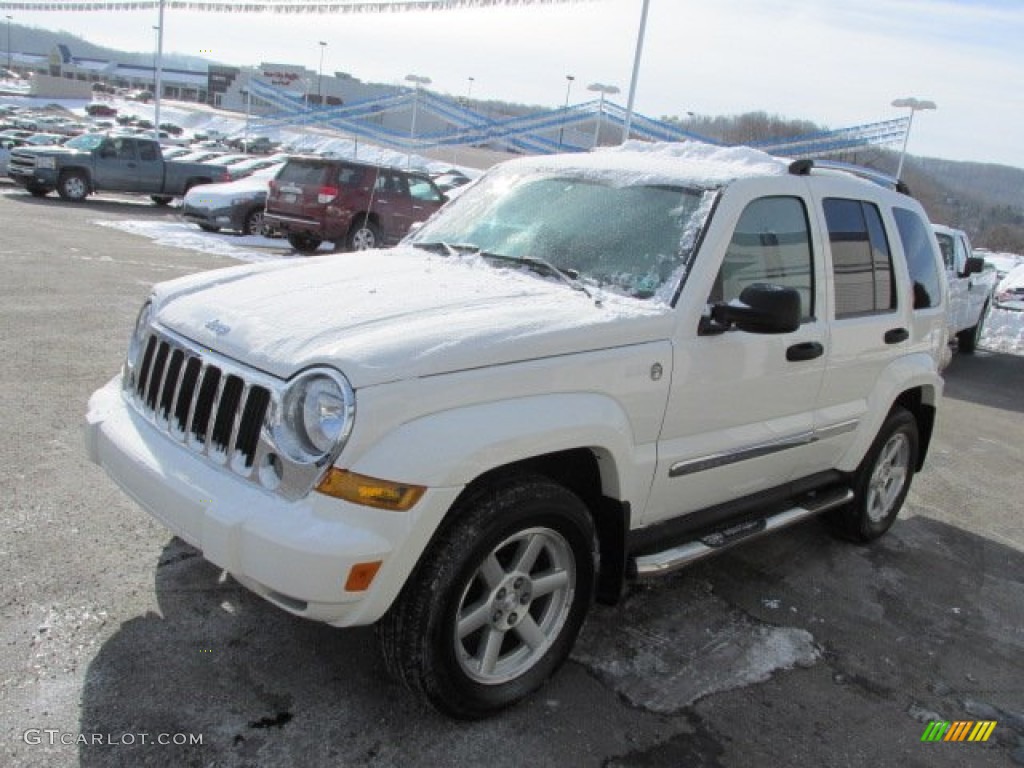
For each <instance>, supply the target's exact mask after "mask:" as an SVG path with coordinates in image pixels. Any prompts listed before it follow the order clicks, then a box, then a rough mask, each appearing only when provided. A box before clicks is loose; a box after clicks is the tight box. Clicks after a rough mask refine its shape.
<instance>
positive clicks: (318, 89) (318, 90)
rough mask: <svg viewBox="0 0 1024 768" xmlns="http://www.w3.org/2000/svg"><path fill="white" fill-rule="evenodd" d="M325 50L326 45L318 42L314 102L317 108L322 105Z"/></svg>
mask: <svg viewBox="0 0 1024 768" xmlns="http://www.w3.org/2000/svg"><path fill="white" fill-rule="evenodd" d="M326 50H327V43H326V41H324V40H321V41H320V71H319V73H318V74H317V77H316V102H317V106H321V107H322V106H323V105H324V95H323V83H324V51H326Z"/></svg>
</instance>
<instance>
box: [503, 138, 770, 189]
mask: <svg viewBox="0 0 1024 768" xmlns="http://www.w3.org/2000/svg"><path fill="white" fill-rule="evenodd" d="M511 163H514V164H515V167H517V168H529V169H535V170H561V169H568V168H573V169H580V170H583V171H587V170H592V171H594V172H596V173H599V174H600V175H602V176H605V177H606V176H607V175H609V174H612V175H614V176H616V177H618V178H620V179H621V180H622V182H623V183H638V182H644V183H659V182H671V181H676V182H678V181H685V182H686V183H688V184H693V185H696V186H700V187H707V188H713V187H719V186H722V185H723V184H726V183H728V182H730V181H734V180H735V179H740V178H752V177H757V176H780V175H784V174H786V173H787V172H788V166H787V164H786V162H785V161H783V160H780V159H779V158H777V157H773V156H772V155H769V154H767V153H766V152H762V151H760V150H757V149H751V148H749V147H720V146H715V145H712V144H705V143H703V142H699V141H683V142H656V143H650V142H643V141H628V142H626V143H625V144H622V145H621V146H618V147H609V148H605V149H598V150H595V151H593V152H589V153H585V154H573V155H553V156H547V157H544V156H541V157H528V158H522V159H519V160H513V161H511Z"/></svg>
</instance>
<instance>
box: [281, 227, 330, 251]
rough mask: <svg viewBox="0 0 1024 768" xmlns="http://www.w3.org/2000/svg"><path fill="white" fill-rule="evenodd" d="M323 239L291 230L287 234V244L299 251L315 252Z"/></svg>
mask: <svg viewBox="0 0 1024 768" xmlns="http://www.w3.org/2000/svg"><path fill="white" fill-rule="evenodd" d="M322 242H323V241H322V240H321V239H320V238H319V237H314V236H313V235H307V234H305V233H304V232H292V233H291V234H290V235H288V244H289V245H291V247H292V248H294V249H295V250H296V251H298V252H299V253H316V249H317V248H319V247H320V243H322Z"/></svg>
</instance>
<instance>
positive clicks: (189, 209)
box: [181, 204, 241, 229]
mask: <svg viewBox="0 0 1024 768" xmlns="http://www.w3.org/2000/svg"><path fill="white" fill-rule="evenodd" d="M181 217H182V218H183V219H185V221H189V222H192V223H193V224H205V225H206V226H208V227H220V228H221V229H240V228H241V223H240V222H238V221H236V218H237V215H236V212H235V210H234V208H233V207H232V206H225V207H223V208H197V207H195V206H191V205H187V204H186V205H185V206H184V207H183V208H182V210H181Z"/></svg>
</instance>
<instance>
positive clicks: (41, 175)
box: [7, 134, 229, 205]
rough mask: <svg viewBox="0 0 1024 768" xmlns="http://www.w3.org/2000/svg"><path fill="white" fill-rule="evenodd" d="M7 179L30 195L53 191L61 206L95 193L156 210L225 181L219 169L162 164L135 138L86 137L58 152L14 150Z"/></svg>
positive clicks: (150, 146) (154, 146)
mask: <svg viewBox="0 0 1024 768" xmlns="http://www.w3.org/2000/svg"><path fill="white" fill-rule="evenodd" d="M7 174H8V175H9V176H10V177H11V179H12V180H14V181H15V182H16V183H18V184H20V185H21V186H23V187H24V188H25V189H27V190H28V191H29V193H31V194H32V195H35V196H36V197H43V196H45V195H48V194H49V193H50V192H52V191H53V190H57V193H58V194H59V195H60V196H61V197H62V198H63V199H65V200H72V201H79V200H84V199H85V198H86V197H87V196H88V195H90V194H92V193H94V192H98V191H101V190H102V191H104V192H128V193H135V194H141V195H149V196H150V197H151V198H152V199H153V202H155V203H157V204H158V205H166V204H167V203H169V202H171V200H172V199H174V198H175V197H182V196H183V195H184V194H185V193H186V192H187V191H188V190H189V189H191V188H192V187H194V186H197V185H199V184H208V183H210V182H213V181H228V180H229V179H228V175H227V170H226V169H225V168H223V167H221V166H218V165H206V164H201V163H179V162H174V161H173V160H164V157H163V155H162V154H161V151H160V145H159V144H158V143H157V142H156V141H155V140H153V139H147V138H141V137H138V136H118V135H103V134H86V135H83V136H78V137H76V138H74V139H71V140H70V141H68V142H67V143H65V144H64V145H63V146H54V147H19V148H17V149H15V150H13V151H12V152H11V158H10V163H9V167H8V170H7Z"/></svg>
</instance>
